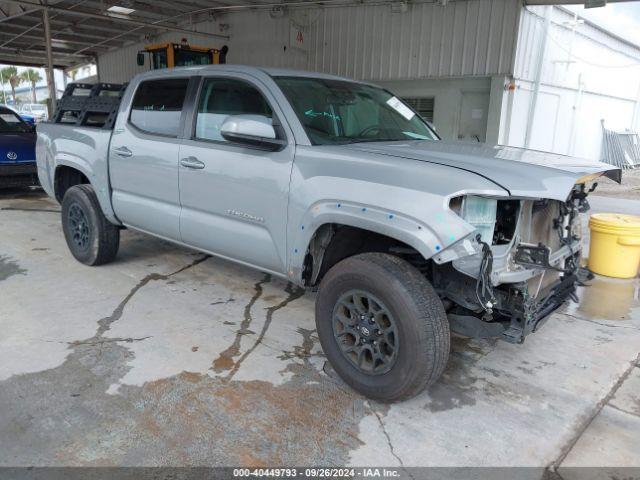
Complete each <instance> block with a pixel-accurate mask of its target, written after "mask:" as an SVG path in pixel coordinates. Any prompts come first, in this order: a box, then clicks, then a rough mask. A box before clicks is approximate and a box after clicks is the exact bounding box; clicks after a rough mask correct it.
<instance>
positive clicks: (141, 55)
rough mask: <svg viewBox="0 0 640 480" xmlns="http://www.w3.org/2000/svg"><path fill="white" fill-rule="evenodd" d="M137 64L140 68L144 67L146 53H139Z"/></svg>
mask: <svg viewBox="0 0 640 480" xmlns="http://www.w3.org/2000/svg"><path fill="white" fill-rule="evenodd" d="M136 62H137V63H138V66H140V67H142V66H144V52H138V56H137V58H136Z"/></svg>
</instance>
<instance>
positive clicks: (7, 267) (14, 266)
mask: <svg viewBox="0 0 640 480" xmlns="http://www.w3.org/2000/svg"><path fill="white" fill-rule="evenodd" d="M26 274H27V271H26V270H25V269H24V268H20V265H19V264H18V262H16V261H15V260H12V259H11V257H8V256H6V255H0V282H1V281H2V280H6V279H7V278H9V277H13V276H14V275H26Z"/></svg>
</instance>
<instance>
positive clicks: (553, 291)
mask: <svg viewBox="0 0 640 480" xmlns="http://www.w3.org/2000/svg"><path fill="white" fill-rule="evenodd" d="M578 282H579V278H578V275H577V272H572V273H565V274H564V275H563V277H562V278H561V279H559V280H558V281H556V282H554V283H553V284H552V285H551V286H550V287H549V288H548V289H547V293H546V295H543V296H539V298H535V299H534V298H533V297H531V296H529V294H528V293H527V290H526V289H524V293H523V290H519V289H516V288H513V289H509V290H508V291H504V290H501V291H496V297H497V301H498V305H497V306H496V310H495V312H494V320H493V321H485V320H483V319H482V318H480V317H478V316H475V315H457V314H449V315H448V318H449V324H450V328H451V330H452V331H453V332H455V333H457V334H460V335H464V336H467V337H473V338H500V339H502V340H505V341H507V342H509V343H522V342H524V339H525V337H526V336H527V335H529V334H530V333H533V332H535V331H536V330H538V328H540V327H541V326H542V325H543V324H544V323H545V322H546V321H547V319H548V318H549V316H550V315H551V314H552V313H553V312H554V311H556V310H557V309H558V308H559V307H560V306H562V304H564V303H565V302H566V301H567V300H568V299H570V298H575V291H576V284H577V283H578Z"/></svg>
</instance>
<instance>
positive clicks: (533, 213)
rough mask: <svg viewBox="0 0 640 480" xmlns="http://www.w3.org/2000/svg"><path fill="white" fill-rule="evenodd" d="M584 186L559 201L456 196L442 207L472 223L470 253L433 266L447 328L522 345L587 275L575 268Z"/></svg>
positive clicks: (474, 335)
mask: <svg viewBox="0 0 640 480" xmlns="http://www.w3.org/2000/svg"><path fill="white" fill-rule="evenodd" d="M594 188H595V185H594V187H593V188H592V189H591V190H589V191H587V189H586V187H585V185H584V184H578V185H576V186H575V187H574V188H573V190H572V191H571V193H570V195H569V196H568V198H567V200H566V201H564V202H563V201H558V200H550V199H535V200H533V199H527V198H523V199H516V198H508V199H491V198H482V197H478V196H465V197H456V198H453V199H452V200H451V203H450V208H451V209H452V210H453V211H454V212H456V213H457V214H458V215H460V216H461V217H462V218H463V219H465V221H468V222H469V223H471V224H472V225H474V226H475V227H476V233H475V234H474V236H475V242H477V245H476V250H477V251H478V253H476V254H474V255H467V256H462V257H460V258H456V259H454V260H453V261H450V262H446V263H440V264H438V263H435V264H434V265H433V272H432V281H433V285H434V287H435V288H436V290H437V291H438V292H439V294H440V295H441V297H442V298H443V301H444V303H445V308H446V310H447V315H448V318H449V321H450V326H451V329H452V331H454V332H456V333H459V334H462V335H465V336H470V337H476V338H501V339H503V340H506V341H508V342H511V343H522V342H523V341H524V339H525V337H526V336H527V335H528V334H530V333H532V332H535V331H536V330H537V329H538V328H539V327H540V326H541V325H542V324H543V323H544V321H545V320H546V319H547V318H548V317H549V315H550V314H551V313H553V312H554V311H555V310H556V309H557V308H558V307H560V306H561V305H562V304H563V303H564V302H565V301H566V300H567V299H570V298H572V299H576V294H575V290H576V286H577V285H578V284H580V283H581V282H582V281H584V280H586V279H587V278H588V277H589V275H590V274H588V272H586V271H584V270H583V269H581V268H580V257H581V237H582V234H581V230H582V229H581V221H580V214H581V213H583V212H586V211H587V210H588V209H589V204H588V202H587V200H586V197H587V194H588V193H590V192H591V191H593V189H594Z"/></svg>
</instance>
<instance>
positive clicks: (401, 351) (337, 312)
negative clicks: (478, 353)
mask: <svg viewBox="0 0 640 480" xmlns="http://www.w3.org/2000/svg"><path fill="white" fill-rule="evenodd" d="M316 328H317V331H318V337H319V338H320V343H321V345H322V348H323V350H324V352H325V354H326V356H327V358H328V359H329V361H330V362H331V365H332V366H333V368H334V369H335V371H336V372H337V373H338V375H340V377H341V378H342V379H343V380H344V381H345V382H346V383H347V384H349V385H350V386H351V387H352V388H353V389H354V390H356V391H358V392H360V393H362V394H363V395H365V396H367V397H369V398H373V399H376V400H381V401H385V402H394V401H399V400H406V399H408V398H411V397H413V396H415V395H417V394H418V393H420V392H421V391H422V390H424V389H425V388H427V387H428V386H430V385H431V384H433V383H434V382H435V381H436V380H437V379H438V378H439V377H440V375H442V372H443V371H444V368H445V366H446V364H447V360H448V358H449V348H450V334H449V322H448V320H447V316H446V314H445V311H444V307H443V305H442V301H441V300H440V298H439V297H438V295H437V294H436V292H435V290H434V289H433V287H432V286H431V284H430V283H429V282H428V281H427V279H426V278H425V277H424V276H423V275H422V274H421V273H420V272H419V271H418V270H417V269H416V268H414V267H413V266H412V265H411V264H409V263H408V262H406V261H405V260H403V259H401V258H399V257H396V256H393V255H389V254H385V253H364V254H359V255H356V256H353V257H349V258H347V259H345V260H342V261H341V262H339V263H338V264H336V265H334V266H333V267H332V268H331V269H330V270H329V271H328V272H327V274H326V275H325V277H324V278H323V279H322V282H321V283H320V289H319V293H318V297H317V300H316Z"/></svg>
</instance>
